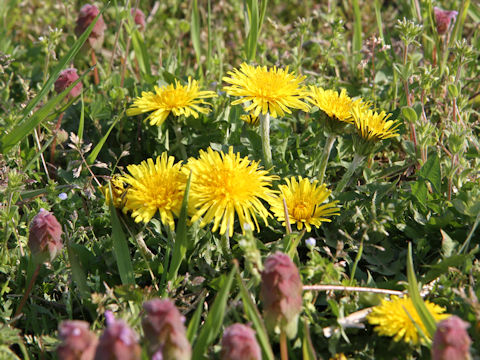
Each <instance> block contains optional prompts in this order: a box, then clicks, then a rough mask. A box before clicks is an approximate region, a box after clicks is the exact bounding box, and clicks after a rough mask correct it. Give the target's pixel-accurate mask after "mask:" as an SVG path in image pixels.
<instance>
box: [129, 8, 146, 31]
mask: <svg viewBox="0 0 480 360" xmlns="http://www.w3.org/2000/svg"><path fill="white" fill-rule="evenodd" d="M130 13H131V14H132V16H133V20H134V21H135V24H137V25H138V28H139V29H140V31H143V30H145V14H144V13H143V11H142V10H140V9H139V8H136V9H135V8H132V10H130Z"/></svg>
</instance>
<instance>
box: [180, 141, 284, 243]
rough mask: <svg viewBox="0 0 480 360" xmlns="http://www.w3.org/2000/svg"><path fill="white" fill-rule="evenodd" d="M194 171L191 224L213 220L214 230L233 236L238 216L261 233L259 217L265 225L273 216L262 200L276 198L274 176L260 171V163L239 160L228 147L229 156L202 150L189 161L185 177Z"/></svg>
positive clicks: (237, 155)
mask: <svg viewBox="0 0 480 360" xmlns="http://www.w3.org/2000/svg"><path fill="white" fill-rule="evenodd" d="M190 171H191V172H192V180H191V185H190V196H189V204H190V205H191V206H192V207H194V208H195V214H194V216H193V217H192V221H193V222H195V221H197V220H198V219H199V218H201V217H203V218H202V221H201V223H200V226H202V227H203V226H205V225H206V224H208V223H210V222H211V221H212V220H213V222H214V223H213V229H212V231H216V230H217V229H218V228H219V227H220V234H221V235H223V234H225V232H227V229H228V235H229V236H232V235H233V226H234V217H235V213H236V214H237V216H238V219H239V221H240V225H241V226H242V231H243V226H244V224H249V225H250V226H251V227H252V228H256V229H257V230H259V226H258V222H257V215H258V216H260V217H261V218H262V219H263V220H264V221H265V222H266V221H267V218H268V217H269V216H271V215H270V213H269V212H268V211H267V209H266V208H265V206H264V205H263V204H262V202H261V201H260V200H261V199H263V200H267V199H268V198H269V197H271V196H272V195H273V190H271V189H270V186H271V183H272V180H275V179H276V176H274V175H268V171H265V170H261V169H259V166H258V162H255V161H250V160H249V159H248V157H244V158H242V157H240V154H238V153H236V154H234V153H233V148H232V147H230V148H229V152H228V154H225V153H223V151H222V152H217V151H213V150H212V149H211V148H208V149H207V151H203V150H200V156H199V158H198V159H194V158H190V159H189V160H188V163H187V166H185V167H184V172H185V174H189V173H190Z"/></svg>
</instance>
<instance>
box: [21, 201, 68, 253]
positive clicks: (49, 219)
mask: <svg viewBox="0 0 480 360" xmlns="http://www.w3.org/2000/svg"><path fill="white" fill-rule="evenodd" d="M28 246H29V247H30V250H31V252H32V255H33V256H34V257H36V258H37V259H38V260H40V261H42V262H43V261H44V260H45V259H49V260H50V261H52V260H53V259H55V257H56V256H57V254H58V252H59V251H60V250H62V246H63V245H62V227H61V226H60V224H59V223H58V221H57V219H56V218H55V216H54V215H53V214H52V213H50V212H48V211H47V210H45V209H40V211H39V213H38V214H37V215H35V217H34V218H33V220H32V224H31V225H30V234H29V236H28Z"/></svg>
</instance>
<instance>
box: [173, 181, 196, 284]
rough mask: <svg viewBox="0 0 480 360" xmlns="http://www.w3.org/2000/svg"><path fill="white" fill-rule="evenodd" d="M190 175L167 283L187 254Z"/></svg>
mask: <svg viewBox="0 0 480 360" xmlns="http://www.w3.org/2000/svg"><path fill="white" fill-rule="evenodd" d="M191 180H192V174H191V173H190V176H189V177H188V181H187V186H186V187H185V195H184V196H183V202H182V209H181V210H180V216H179V218H178V224H177V233H176V236H175V245H174V246H173V253H172V261H171V262H170V268H169V270H168V277H167V279H168V280H169V281H174V280H175V278H176V277H177V273H178V269H179V268H180V265H181V263H182V260H183V259H184V258H185V253H186V252H187V241H188V240H187V217H188V213H187V209H188V194H189V192H190V181H191Z"/></svg>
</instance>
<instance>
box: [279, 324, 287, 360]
mask: <svg viewBox="0 0 480 360" xmlns="http://www.w3.org/2000/svg"><path fill="white" fill-rule="evenodd" d="M280 359H281V360H288V349H287V334H285V331H284V330H282V331H281V332H280Z"/></svg>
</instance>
